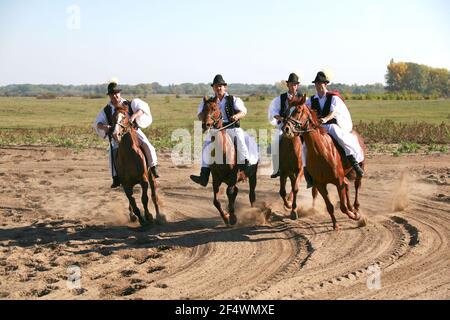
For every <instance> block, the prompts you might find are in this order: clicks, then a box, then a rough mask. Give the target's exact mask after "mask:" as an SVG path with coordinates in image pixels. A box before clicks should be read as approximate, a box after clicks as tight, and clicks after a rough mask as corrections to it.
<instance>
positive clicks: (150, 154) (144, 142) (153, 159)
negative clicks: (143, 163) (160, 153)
mask: <svg viewBox="0 0 450 320" xmlns="http://www.w3.org/2000/svg"><path fill="white" fill-rule="evenodd" d="M137 136H138V138H139V141H140V143H141V147H142V149H143V150H144V152H145V156H146V157H147V162H148V163H147V165H148V168H149V169H150V171H151V172H152V174H153V176H154V177H155V178H159V174H158V171H157V165H158V157H157V155H156V150H155V147H153V146H152V144H151V143H150V141H148V139H147V137H146V136H145V134H144V133H143V132H142V131H141V130H137Z"/></svg>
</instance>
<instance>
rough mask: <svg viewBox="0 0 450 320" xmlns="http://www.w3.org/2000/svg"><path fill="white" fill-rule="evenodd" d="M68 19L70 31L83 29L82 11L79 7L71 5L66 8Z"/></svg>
mask: <svg viewBox="0 0 450 320" xmlns="http://www.w3.org/2000/svg"><path fill="white" fill-rule="evenodd" d="M66 13H67V14H68V17H67V19H66V27H67V29H69V30H80V29H81V9H80V7H79V6H77V5H74V4H73V5H70V6H68V7H67V8H66Z"/></svg>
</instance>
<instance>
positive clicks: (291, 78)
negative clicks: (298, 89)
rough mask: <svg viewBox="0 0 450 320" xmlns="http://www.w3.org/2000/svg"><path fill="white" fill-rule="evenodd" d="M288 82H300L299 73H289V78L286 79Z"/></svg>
mask: <svg viewBox="0 0 450 320" xmlns="http://www.w3.org/2000/svg"><path fill="white" fill-rule="evenodd" d="M286 82H288V83H289V82H291V83H295V84H299V83H300V81H299V80H298V75H296V74H295V73H291V74H290V75H289V78H288V79H287V80H286Z"/></svg>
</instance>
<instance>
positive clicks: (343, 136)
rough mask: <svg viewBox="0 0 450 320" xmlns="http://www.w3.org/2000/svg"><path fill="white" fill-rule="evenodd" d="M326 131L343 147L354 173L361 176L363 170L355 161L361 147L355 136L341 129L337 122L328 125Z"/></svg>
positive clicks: (360, 153)
mask: <svg viewBox="0 0 450 320" xmlns="http://www.w3.org/2000/svg"><path fill="white" fill-rule="evenodd" d="M328 133H329V134H330V135H331V136H332V137H333V138H334V139H336V141H337V142H338V143H339V145H341V146H342V148H344V151H345V155H346V156H347V159H348V161H349V162H350V164H351V166H352V167H353V169H354V170H355V172H356V175H357V176H358V177H362V176H363V175H364V171H363V169H362V168H361V167H360V166H359V163H358V161H357V157H358V155H362V152H359V151H360V149H361V147H360V146H359V142H358V140H357V139H356V137H355V136H353V134H352V133H351V132H346V131H344V130H343V129H341V128H340V127H339V126H338V125H337V124H332V125H329V126H328ZM362 160H363V159H362ZM362 160H361V161H362Z"/></svg>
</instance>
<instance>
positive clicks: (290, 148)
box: [278, 101, 314, 220]
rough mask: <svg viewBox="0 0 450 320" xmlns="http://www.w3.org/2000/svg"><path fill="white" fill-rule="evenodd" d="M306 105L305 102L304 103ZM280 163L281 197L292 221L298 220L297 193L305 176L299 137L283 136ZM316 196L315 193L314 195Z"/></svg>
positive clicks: (280, 146)
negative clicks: (288, 195) (288, 191)
mask: <svg viewBox="0 0 450 320" xmlns="http://www.w3.org/2000/svg"><path fill="white" fill-rule="evenodd" d="M302 103H304V101H303V102H302ZM278 154H279V155H280V161H279V167H280V192H279V193H280V196H281V199H283V202H284V206H285V207H286V208H288V209H291V219H292V220H296V219H297V218H298V214H297V193H298V190H299V186H300V179H301V177H302V176H303V164H302V142H301V139H300V136H299V135H294V136H291V137H287V136H285V135H282V136H281V139H280V144H279V152H278ZM287 178H289V180H290V181H291V193H290V199H289V200H290V201H288V198H287V197H286V195H287V194H286V182H287ZM313 195H314V193H313Z"/></svg>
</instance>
